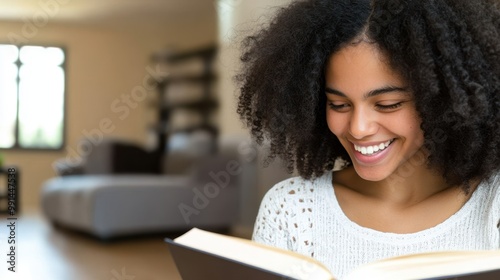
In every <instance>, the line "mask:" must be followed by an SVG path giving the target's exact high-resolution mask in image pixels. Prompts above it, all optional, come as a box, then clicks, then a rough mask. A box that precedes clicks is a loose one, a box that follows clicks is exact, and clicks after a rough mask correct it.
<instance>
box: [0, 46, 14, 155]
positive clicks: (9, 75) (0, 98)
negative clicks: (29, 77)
mask: <svg viewBox="0 0 500 280" xmlns="http://www.w3.org/2000/svg"><path fill="white" fill-rule="evenodd" d="M3 50H4V49H1V48H0V53H1V52H2V51H3ZM2 54H4V53H2ZM3 57H4V56H3ZM3 57H2V58H3ZM9 60H10V59H8V60H7V61H5V60H0V135H1V136H0V148H11V147H12V146H14V144H15V142H16V131H15V128H16V115H17V66H16V65H15V64H14V63H12V62H8V61H9Z"/></svg>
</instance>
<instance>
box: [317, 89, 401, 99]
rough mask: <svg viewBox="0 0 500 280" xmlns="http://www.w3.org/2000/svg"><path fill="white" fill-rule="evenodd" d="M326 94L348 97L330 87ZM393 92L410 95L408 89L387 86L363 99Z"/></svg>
mask: <svg viewBox="0 0 500 280" xmlns="http://www.w3.org/2000/svg"><path fill="white" fill-rule="evenodd" d="M325 92H326V93H329V94H333V95H337V96H341V97H347V95H346V94H345V93H343V92H341V91H339V90H336V89H333V88H330V87H325ZM392 92H401V93H405V94H409V92H408V89H407V88H404V87H396V86H385V87H381V88H378V89H374V90H371V91H369V92H368V93H366V94H365V95H364V96H363V98H364V99H367V98H369V97H373V96H376V95H380V94H384V93H392Z"/></svg>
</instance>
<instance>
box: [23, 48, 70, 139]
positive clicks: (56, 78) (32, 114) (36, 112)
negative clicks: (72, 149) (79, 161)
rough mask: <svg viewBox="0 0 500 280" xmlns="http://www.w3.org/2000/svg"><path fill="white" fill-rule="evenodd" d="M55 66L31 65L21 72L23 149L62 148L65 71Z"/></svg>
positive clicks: (28, 64) (27, 65)
mask: <svg viewBox="0 0 500 280" xmlns="http://www.w3.org/2000/svg"><path fill="white" fill-rule="evenodd" d="M28 57H29V56H28ZM34 60H39V58H38V57H34ZM27 62H28V61H27ZM54 64H55V63H49V64H45V65H43V64H38V63H29V62H28V63H26V65H22V66H21V68H20V73H19V76H20V82H19V145H20V146H21V147H23V148H59V147H61V145H62V140H63V115H64V71H63V69H62V68H61V67H59V66H54Z"/></svg>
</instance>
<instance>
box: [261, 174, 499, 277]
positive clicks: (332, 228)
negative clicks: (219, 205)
mask: <svg viewBox="0 0 500 280" xmlns="http://www.w3.org/2000/svg"><path fill="white" fill-rule="evenodd" d="M331 182H332V174H331V172H327V173H326V174H325V175H323V176H321V177H319V178H317V179H315V180H313V181H310V180H304V179H302V178H300V177H296V178H291V179H288V180H285V181H282V182H280V183H278V184H276V185H275V186H274V187H273V188H272V189H271V190H269V191H268V192H267V194H266V195H265V197H264V199H263V200H262V203H261V206H260V210H259V214H258V216H257V219H256V222H255V228H254V233H253V240H255V241H257V242H260V243H264V244H269V245H272V246H276V247H280V248H284V249H288V250H292V251H295V252H298V253H301V254H304V255H308V256H312V257H314V258H315V259H317V260H319V261H320V262H322V263H323V264H325V265H326V266H327V267H328V268H329V269H330V271H332V273H333V274H334V275H335V276H336V277H338V278H340V279H342V278H343V277H345V276H346V275H347V274H348V273H349V272H350V271H351V270H352V269H354V268H356V267H357V266H359V265H361V264H364V263H368V262H371V261H375V260H378V259H382V258H388V257H393V256H398V255H404V254H410V253H418V252H428V251H440V250H480V249H499V248H500V229H499V224H500V175H499V176H496V177H494V178H493V179H491V180H490V181H489V182H484V183H482V184H480V185H479V187H478V188H477V189H476V191H474V193H473V194H472V196H471V198H470V199H469V200H468V201H467V203H466V204H465V205H464V206H463V207H462V208H461V209H460V210H459V211H458V212H457V213H455V214H454V215H453V216H451V217H450V218H448V219H447V220H446V221H444V222H442V223H441V224H439V225H437V226H435V227H433V228H429V229H426V230H423V231H420V232H416V233H410V234H396V233H385V232H379V231H376V230H373V229H369V228H365V227H361V226H359V225H358V224H356V223H354V222H352V221H350V220H349V219H348V218H347V217H346V216H345V214H344V213H343V212H342V209H341V208H340V206H339V204H338V202H337V199H336V197H335V193H334V191H333V188H332V183H331Z"/></svg>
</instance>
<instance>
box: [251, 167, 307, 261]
mask: <svg viewBox="0 0 500 280" xmlns="http://www.w3.org/2000/svg"><path fill="white" fill-rule="evenodd" d="M309 185H310V183H309V182H308V181H307V180H303V179H300V178H298V177H297V178H291V179H288V180H285V181H282V182H280V183H278V184H276V185H275V186H274V187H273V188H271V189H270V190H269V191H268V192H267V193H266V195H265V196H264V198H263V200H262V202H261V205H260V208H259V213H258V215H257V218H256V221H255V226H254V232H253V236H252V239H253V240H254V241H256V242H259V243H263V244H267V245H271V246H274V247H279V248H282V249H286V250H291V251H295V252H300V253H302V254H304V255H308V256H311V255H312V254H311V253H312V242H311V241H312V237H311V230H310V228H311V226H312V215H311V214H312V200H311V199H310V191H308V190H310V186H309Z"/></svg>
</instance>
